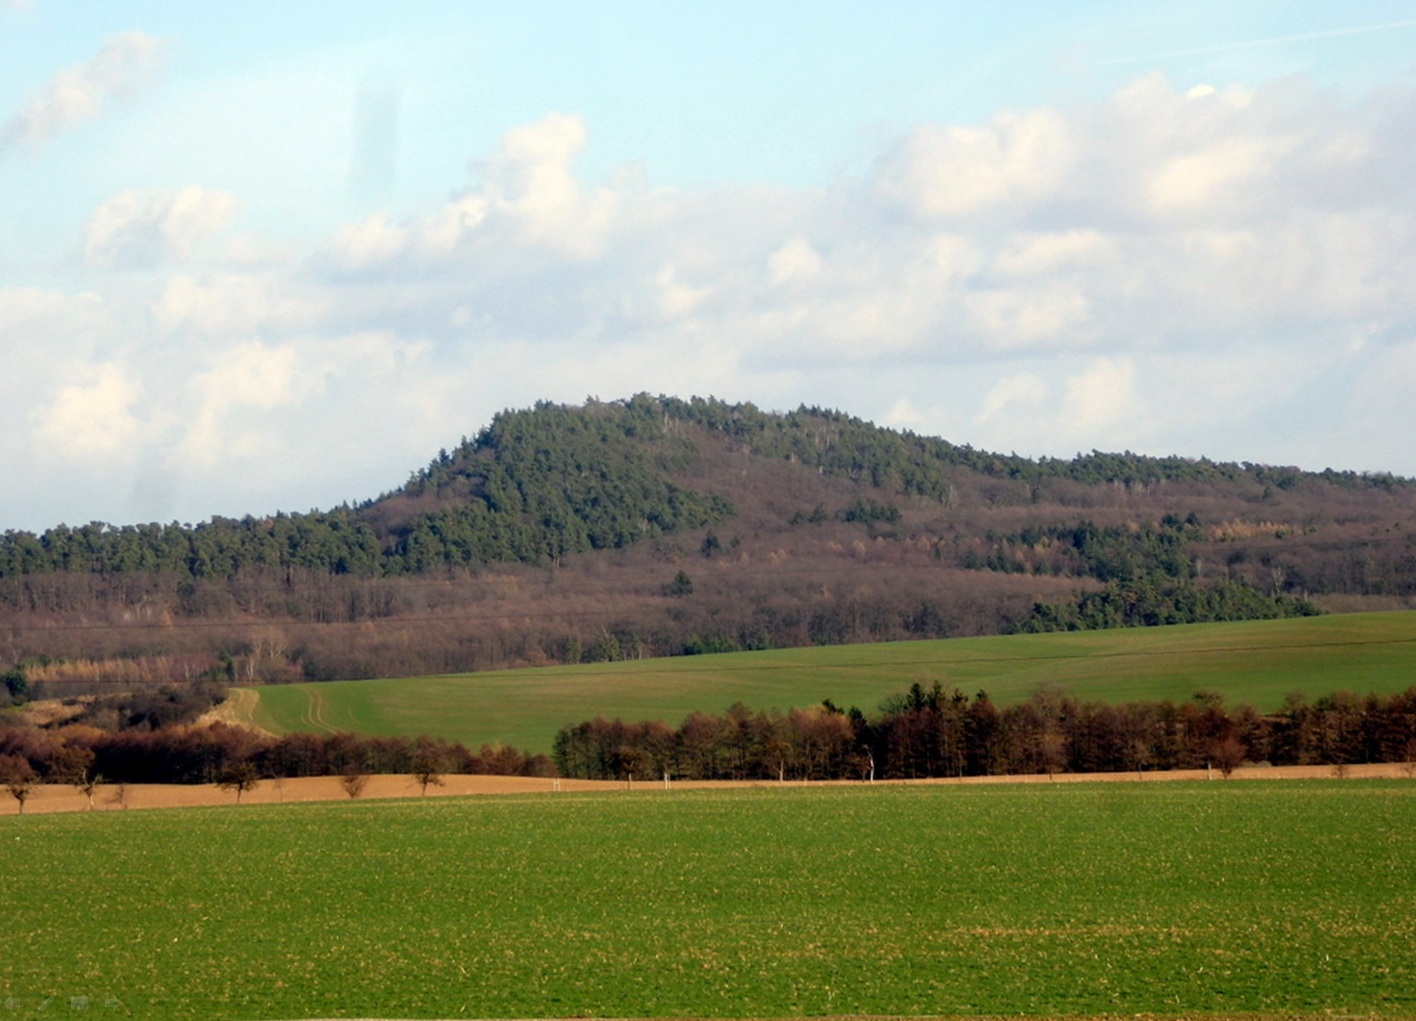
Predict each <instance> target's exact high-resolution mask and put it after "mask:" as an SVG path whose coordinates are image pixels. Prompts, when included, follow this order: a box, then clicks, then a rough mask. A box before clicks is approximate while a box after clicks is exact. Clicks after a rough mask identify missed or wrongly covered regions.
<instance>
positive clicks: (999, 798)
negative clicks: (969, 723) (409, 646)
mask: <svg viewBox="0 0 1416 1021" xmlns="http://www.w3.org/2000/svg"><path fill="white" fill-rule="evenodd" d="M1413 832H1416V783H1413V782H1411V781H1357V780H1348V781H1288V782H1263V781H1257V782H1249V783H1209V784H1206V783H1170V784H1155V785H1145V784H1067V785H1062V784H1058V785H1046V784H1044V785H1031V786H1029V785H1017V786H1005V787H967V786H931V787H873V788H869V787H829V788H818V789H800V788H796V789H787V790H781V791H778V790H761V789H756V790H735V791H712V792H706V791H694V792H677V793H663V792H656V791H645V792H642V793H619V794H598V795H574V794H562V795H550V794H547V795H540V796H507V797H500V798H460V799H453V798H443V799H431V800H419V799H410V800H404V801H394V802H346V803H342V804H341V803H330V804H287V805H272V806H244V807H239V808H238V807H234V806H233V807H226V808H220V809H173V810H169V811H162V812H100V813H80V814H70V815H50V816H28V817H23V818H17V817H10V818H4V819H0V841H3V844H4V846H5V848H6V849H7V860H9V861H10V862H11V881H10V882H9V883H7V888H6V893H5V897H4V901H3V905H4V906H3V920H4V924H3V926H0V960H3V961H4V967H3V969H0V1016H4V1017H10V1016H14V1017H30V1016H50V1017H53V1016H68V1015H69V1014H70V1013H74V1012H77V1011H79V1010H82V1011H83V1012H84V1013H85V1016H88V1017H128V1016H133V1017H144V1018H212V1017H222V1018H300V1017H399V1018H418V1017H424V1018H427V1017H458V1016H470V1017H488V1018H517V1017H567V1016H596V1017H685V1016H698V1017H723V1018H734V1017H754V1016H755V1017H786V1016H803V1015H812V1014H877V1015H914V1016H918V1015H938V1014H970V1015H972V1014H1000V1015H1001V1014H1014V1015H1030V1016H1056V1015H1097V1014H1107V1015H1113V1016H1115V1015H1122V1014H1126V1015H1131V1014H1142V1013H1144V1014H1156V1015H1179V1014H1185V1015H1193V1014H1194V1013H1196V1012H1205V1013H1217V1014H1240V1013H1255V1012H1257V1013H1264V1014H1269V1015H1281V1014H1308V1015H1317V1014H1324V1013H1326V1014H1329V1015H1339V1016H1346V1015H1354V1014H1357V1015H1361V1014H1378V1015H1385V1016H1407V1017H1410V1016H1416V845H1413V842H1412V840H1411V834H1412V833H1413ZM5 1010H8V1011H9V1013H3V1011H5Z"/></svg>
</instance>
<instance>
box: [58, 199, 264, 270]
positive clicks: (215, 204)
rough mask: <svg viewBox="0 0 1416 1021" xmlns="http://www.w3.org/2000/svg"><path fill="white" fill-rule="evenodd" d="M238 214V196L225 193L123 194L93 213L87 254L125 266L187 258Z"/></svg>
mask: <svg viewBox="0 0 1416 1021" xmlns="http://www.w3.org/2000/svg"><path fill="white" fill-rule="evenodd" d="M235 212H236V199H235V197H234V196H232V195H230V194H228V193H226V192H223V191H215V190H211V189H205V188H197V187H187V188H183V189H181V190H180V191H177V192H156V191H125V192H121V193H119V194H118V195H115V196H113V197H112V198H111V199H109V200H108V201H106V202H104V203H103V204H102V205H101V206H99V207H98V208H97V209H96V210H94V212H93V215H92V216H90V217H89V222H88V226H87V228H86V230H85V233H84V257H85V258H86V259H87V260H88V262H89V263H90V264H91V265H94V266H103V267H111V268H119V269H134V268H148V267H152V266H156V265H158V264H159V263H161V262H165V261H167V260H169V259H175V260H178V261H185V260H186V259H187V258H188V257H189V256H190V254H191V252H192V249H193V248H194V247H195V246H196V245H197V244H198V243H199V242H201V241H204V240H205V239H206V238H208V237H210V236H211V235H212V234H214V233H216V232H217V231H219V230H220V229H221V228H223V227H225V226H226V225H227V223H229V222H230V221H231V218H232V216H234V215H235Z"/></svg>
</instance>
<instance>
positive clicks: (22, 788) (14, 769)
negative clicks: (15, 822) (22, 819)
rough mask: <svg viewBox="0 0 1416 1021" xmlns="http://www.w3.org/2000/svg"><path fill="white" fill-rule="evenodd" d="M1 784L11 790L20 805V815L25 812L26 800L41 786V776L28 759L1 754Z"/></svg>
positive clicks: (11, 794)
mask: <svg viewBox="0 0 1416 1021" xmlns="http://www.w3.org/2000/svg"><path fill="white" fill-rule="evenodd" d="M0 784H3V785H4V787H5V789H6V790H7V791H9V792H10V797H12V798H14V799H15V800H16V801H17V802H19V805H20V815H24V814H25V802H26V801H28V800H29V799H30V795H32V794H33V793H34V792H35V789H36V788H37V787H38V786H39V777H38V776H37V775H36V774H35V771H34V767H33V766H31V765H30V764H29V760H28V759H22V758H20V757H19V756H18V755H0Z"/></svg>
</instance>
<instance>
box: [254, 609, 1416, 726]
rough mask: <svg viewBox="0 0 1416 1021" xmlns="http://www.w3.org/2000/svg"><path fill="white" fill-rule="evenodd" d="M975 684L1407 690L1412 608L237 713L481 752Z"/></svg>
mask: <svg viewBox="0 0 1416 1021" xmlns="http://www.w3.org/2000/svg"><path fill="white" fill-rule="evenodd" d="M915 680H921V681H924V682H925V683H932V682H933V681H934V680H939V681H941V682H942V683H944V684H945V685H949V684H955V685H958V686H959V688H961V689H962V690H963V691H965V692H966V693H968V694H973V693H974V692H976V691H978V690H980V689H982V690H985V691H987V692H988V693H989V695H990V697H992V698H993V699H994V700H995V701H996V702H998V703H1000V704H1008V703H1011V702H1015V701H1019V700H1022V699H1024V698H1026V697H1027V696H1028V695H1029V694H1030V693H1031V692H1032V691H1033V690H1034V689H1035V688H1036V687H1037V686H1038V685H1039V684H1057V685H1061V686H1063V687H1065V688H1066V689H1068V690H1069V691H1071V692H1072V693H1073V694H1074V695H1076V696H1077V697H1079V698H1083V699H1099V700H1104V701H1109V702H1116V703H1120V702H1125V701H1131V700H1152V699H1172V700H1175V701H1181V700H1184V699H1187V698H1189V697H1190V696H1191V695H1192V694H1194V692H1195V691H1196V690H1198V689H1200V688H1211V689H1215V690H1218V691H1221V692H1223V693H1224V694H1225V697H1226V699H1227V701H1228V702H1229V703H1230V704H1239V703H1246V702H1247V703H1250V704H1253V705H1255V706H1256V707H1258V708H1259V709H1261V710H1271V709H1275V708H1277V707H1278V706H1279V705H1280V704H1281V703H1282V701H1283V698H1284V696H1286V695H1288V694H1289V693H1291V692H1303V693H1305V694H1306V695H1307V696H1308V697H1310V698H1318V697H1320V696H1322V695H1327V694H1331V693H1333V692H1336V691H1340V690H1348V691H1354V692H1358V693H1363V694H1365V693H1367V692H1380V693H1391V692H1396V691H1403V690H1405V689H1406V688H1408V687H1410V686H1411V685H1413V684H1416V613H1412V612H1400V613H1378V614H1348V615H1334V616H1328V617H1318V618H1306V619H1301V620H1283V621H1257V622H1244V623H1234V624H1201V625H1187V626H1180V627H1168V628H1153V629H1146V630H1126V631H1094V632H1086V633H1072V634H1052V635H1016V636H1007V637H991V638H968V639H949V640H943V641H930V642H897V643H888V644H881V645H856V646H835V647H813V648H803V649H782V650H774V651H770V652H757V653H733V654H730V655H721V656H695V657H684V658H676V659H659V660H645V661H638V662H627V663H602V664H594V665H588V666H576V667H554V668H546V669H533V670H515V671H496V672H488V673H479V674H456V675H448V676H442V677H420V678H403V679H397V680H373V681H345V682H330V683H325V684H296V685H286V686H278V687H266V688H260V689H255V690H256V691H258V692H259V694H260V700H259V702H258V703H255V704H254V705H253V707H252V708H251V710H250V712H249V716H248V719H250V720H251V721H252V722H254V723H256V724H257V725H259V726H262V727H265V728H267V729H269V730H272V731H275V732H286V731H292V730H316V731H318V730H323V729H328V730H337V729H344V730H355V731H361V732H365V733H371V734H403V735H417V734H431V735H440V736H443V737H447V738H449V739H457V740H461V741H464V742H466V743H468V744H470V745H479V744H481V743H483V742H487V741H501V742H503V743H507V744H513V745H516V746H518V747H523V748H527V749H529V750H531V751H549V750H550V745H551V739H552V737H553V736H554V734H555V732H556V730H557V729H559V728H560V727H561V726H563V725H564V724H566V723H573V722H578V721H580V720H583V719H589V718H591V717H593V716H595V715H597V714H603V715H605V716H610V717H614V716H620V717H623V718H626V719H635V720H640V719H662V720H664V721H665V722H667V723H670V724H673V725H677V724H678V723H679V722H680V721H681V720H682V719H683V717H684V716H685V715H687V714H688V713H689V712H691V711H693V710H695V709H701V710H707V711H711V712H721V711H722V710H724V709H726V708H727V707H728V706H729V705H730V704H732V703H733V702H735V701H738V700H741V701H743V702H745V703H746V704H747V705H749V706H751V707H752V708H754V709H768V708H773V707H775V708H781V709H785V708H788V707H790V706H794V705H796V706H802V705H811V704H815V703H817V702H820V701H821V700H822V699H823V698H830V699H832V700H834V701H835V702H836V703H837V704H839V705H841V706H843V707H844V706H848V705H859V706H861V707H862V708H863V709H866V710H867V711H871V710H873V709H874V708H875V706H876V705H877V704H878V703H879V701H880V700H881V698H883V697H884V696H886V695H889V694H892V693H895V692H899V691H902V690H904V689H905V688H906V687H908V686H909V684H910V683H911V682H912V681H915Z"/></svg>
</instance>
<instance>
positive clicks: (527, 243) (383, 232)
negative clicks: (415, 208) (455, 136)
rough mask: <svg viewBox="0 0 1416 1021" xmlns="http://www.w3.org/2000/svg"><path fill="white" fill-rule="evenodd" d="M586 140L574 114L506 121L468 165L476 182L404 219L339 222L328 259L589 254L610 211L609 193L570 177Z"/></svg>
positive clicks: (356, 263) (370, 263)
mask: <svg viewBox="0 0 1416 1021" xmlns="http://www.w3.org/2000/svg"><path fill="white" fill-rule="evenodd" d="M585 144H586V129H585V124H584V122H583V121H582V120H581V118H580V117H578V116H573V115H568V114H559V113H553V114H550V115H548V116H546V117H544V118H542V119H541V120H539V121H537V122H536V123H534V124H527V125H523V126H521V127H517V128H513V129H512V130H510V131H508V132H507V133H506V134H505V135H504V136H503V138H502V142H501V146H500V148H499V149H498V151H497V152H496V153H494V154H493V155H491V156H490V157H488V158H487V159H485V160H481V161H478V162H475V163H474V164H473V169H474V170H475V171H476V173H477V175H478V177H479V183H478V184H477V185H476V186H475V187H473V188H471V189H468V190H467V191H464V192H462V193H461V194H459V195H458V196H456V197H455V198H454V199H452V200H451V201H450V202H448V203H447V204H446V205H445V206H444V207H443V208H442V209H440V210H438V211H437V212H435V213H433V214H431V215H429V216H425V217H422V218H418V219H416V220H414V221H412V222H409V223H404V224H393V223H390V222H389V220H388V218H387V217H386V216H385V215H383V214H376V215H374V216H372V217H370V218H369V219H368V220H365V221H364V222H363V223H360V224H356V225H354V226H351V227H349V228H346V229H345V230H343V231H342V232H341V233H340V234H339V236H338V238H337V239H336V240H335V244H334V246H333V251H332V255H333V258H334V261H335V263H336V264H337V265H339V266H341V267H343V268H345V269H352V270H361V269H367V268H370V267H377V266H379V265H383V264H387V263H390V262H391V261H393V260H395V259H396V258H399V257H402V256H410V255H411V256H413V257H416V258H419V259H424V260H442V259H446V258H448V257H451V256H453V255H456V254H458V253H459V252H465V250H466V249H468V248H475V247H477V246H494V247H498V248H500V249H501V251H502V252H503V254H506V252H507V248H506V246H512V247H514V248H516V249H530V250H533V251H540V252H544V253H547V254H552V255H559V256H564V257H569V258H576V259H585V258H589V257H591V256H592V255H594V254H595V252H596V251H597V250H598V248H599V243H600V240H601V235H602V234H603V232H604V231H605V229H606V228H607V226H608V225H609V222H610V220H611V218H612V217H613V215H614V207H615V193H614V192H613V191H612V190H611V189H609V188H597V189H588V188H586V187H585V186H584V185H583V184H582V183H581V182H580V181H579V180H578V179H577V178H576V177H575V175H574V173H573V169H572V168H573V164H574V162H575V158H576V156H577V155H578V154H579V153H580V151H581V149H583V148H584V147H585Z"/></svg>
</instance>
